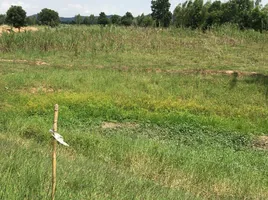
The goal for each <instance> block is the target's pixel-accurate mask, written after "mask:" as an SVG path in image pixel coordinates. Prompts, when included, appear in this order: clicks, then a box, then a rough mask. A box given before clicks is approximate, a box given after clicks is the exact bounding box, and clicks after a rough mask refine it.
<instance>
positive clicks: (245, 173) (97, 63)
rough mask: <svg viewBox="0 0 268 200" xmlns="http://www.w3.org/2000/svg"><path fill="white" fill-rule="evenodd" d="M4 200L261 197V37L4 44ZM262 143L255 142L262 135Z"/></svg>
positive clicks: (115, 36)
mask: <svg viewBox="0 0 268 200" xmlns="http://www.w3.org/2000/svg"><path fill="white" fill-rule="evenodd" d="M0 51H1V53H2V54H1V55H0V92H1V95H0V100H1V101H0V102H1V103H0V109H1V112H0V123H1V126H0V150H1V151H0V164H1V165H0V175H1V177H3V178H1V179H0V185H1V188H3V189H1V191H0V199H24V198H26V199H36V198H37V199H47V198H48V195H49V191H50V176H51V175H50V168H51V167H50V165H51V163H50V148H49V144H50V142H49V141H50V134H49V133H48V130H49V128H51V125H52V117H53V105H54V104H55V103H59V105H60V119H59V132H60V133H61V134H62V135H64V137H65V139H66V141H67V142H68V143H69V144H70V145H71V147H70V148H67V149H66V148H63V147H59V157H58V177H59V178H58V185H57V199H89V198H90V199H111V198H112V199H246V198H249V199H266V198H267V197H268V194H267V189H268V181H267V180H268V171H267V170H266V169H267V165H268V162H267V161H268V160H267V151H266V150H265V149H266V148H267V146H266V139H267V138H266V137H265V134H267V130H268V109H267V106H268V81H267V72H268V65H267V63H268V60H267V59H268V58H267V56H265V55H267V53H268V37H267V34H266V33H264V34H259V33H256V32H252V31H245V32H240V31H237V30H233V29H231V28H229V29H228V27H226V28H224V29H219V30H214V31H211V32H207V33H202V32H199V31H192V30H180V29H167V30H160V29H140V28H121V27H97V26H96V27H94V26H93V27H83V26H80V27H62V28H58V29H45V28H44V29H41V30H40V31H37V32H24V33H20V34H14V35H12V34H2V36H1V37H0ZM260 136H261V137H260Z"/></svg>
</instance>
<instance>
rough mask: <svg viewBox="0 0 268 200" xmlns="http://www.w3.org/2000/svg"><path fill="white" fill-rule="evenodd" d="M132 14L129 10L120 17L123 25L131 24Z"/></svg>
mask: <svg viewBox="0 0 268 200" xmlns="http://www.w3.org/2000/svg"><path fill="white" fill-rule="evenodd" d="M133 19H134V17H133V15H132V13H131V12H127V13H126V14H125V15H124V16H123V17H122V19H121V23H122V24H123V25H124V26H131V25H132V22H133Z"/></svg>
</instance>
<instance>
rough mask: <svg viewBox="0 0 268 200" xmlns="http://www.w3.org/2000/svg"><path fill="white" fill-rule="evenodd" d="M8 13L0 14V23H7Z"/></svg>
mask: <svg viewBox="0 0 268 200" xmlns="http://www.w3.org/2000/svg"><path fill="white" fill-rule="evenodd" d="M5 19H6V15H0V25H2V24H4V23H5Z"/></svg>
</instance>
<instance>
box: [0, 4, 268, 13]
mask: <svg viewBox="0 0 268 200" xmlns="http://www.w3.org/2000/svg"><path fill="white" fill-rule="evenodd" d="M181 2H185V0H170V3H171V9H170V11H172V12H173V10H174V8H175V7H176V6H177V5H178V4H179V3H181ZM267 2H268V0H263V1H262V4H263V5H265V4H266V3H267ZM11 5H20V6H22V7H23V9H24V10H25V11H26V12H27V15H33V14H36V13H38V12H40V10H41V9H43V8H50V9H53V10H56V11H57V12H58V13H59V15H60V16H61V17H73V16H74V15H77V14H81V15H83V16H87V15H90V14H94V15H99V13H100V12H102V11H103V12H105V13H106V14H119V15H124V14H125V13H126V12H127V11H130V12H132V14H133V15H134V16H137V15H140V14H141V13H145V14H149V13H150V12H151V0H131V1H126V0H76V1H74V0H21V1H17V0H0V14H4V13H6V11H7V10H8V8H9V7H10V6H11Z"/></svg>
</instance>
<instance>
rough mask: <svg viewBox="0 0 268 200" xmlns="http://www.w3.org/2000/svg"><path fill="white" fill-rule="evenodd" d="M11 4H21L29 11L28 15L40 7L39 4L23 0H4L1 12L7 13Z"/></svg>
mask: <svg viewBox="0 0 268 200" xmlns="http://www.w3.org/2000/svg"><path fill="white" fill-rule="evenodd" d="M11 6H21V7H22V8H23V9H24V10H25V11H26V12H27V14H28V15H29V14H34V13H35V11H36V10H37V9H38V8H39V6H37V5H33V4H30V3H25V2H23V1H15V2H13V1H3V2H2V3H0V13H6V12H7V10H8V9H9V8H10V7H11ZM28 12H29V13H28Z"/></svg>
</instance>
